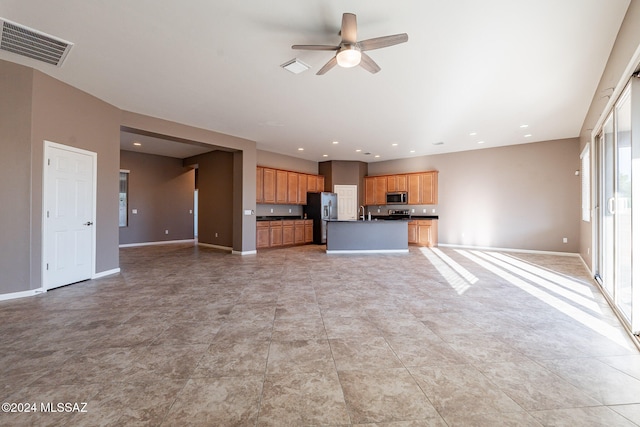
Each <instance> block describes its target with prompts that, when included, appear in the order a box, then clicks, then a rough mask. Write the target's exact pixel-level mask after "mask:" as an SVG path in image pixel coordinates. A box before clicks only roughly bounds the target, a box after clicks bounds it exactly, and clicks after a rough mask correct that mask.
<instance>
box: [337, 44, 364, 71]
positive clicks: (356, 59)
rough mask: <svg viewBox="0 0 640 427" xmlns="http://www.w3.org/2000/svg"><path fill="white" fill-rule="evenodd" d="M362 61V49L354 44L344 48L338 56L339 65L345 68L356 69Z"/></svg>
mask: <svg viewBox="0 0 640 427" xmlns="http://www.w3.org/2000/svg"><path fill="white" fill-rule="evenodd" d="M360 59H362V53H361V52H360V49H358V48H357V47H356V46H355V45H352V44H350V45H344V46H342V47H341V48H340V51H338V53H337V54H336V60H337V61H338V65H339V66H341V67H343V68H351V67H355V66H356V65H358V64H360Z"/></svg>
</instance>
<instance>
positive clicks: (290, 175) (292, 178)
mask: <svg viewBox="0 0 640 427" xmlns="http://www.w3.org/2000/svg"><path fill="white" fill-rule="evenodd" d="M287 203H288V204H290V205H295V204H297V203H298V174H297V173H295V172H287Z"/></svg>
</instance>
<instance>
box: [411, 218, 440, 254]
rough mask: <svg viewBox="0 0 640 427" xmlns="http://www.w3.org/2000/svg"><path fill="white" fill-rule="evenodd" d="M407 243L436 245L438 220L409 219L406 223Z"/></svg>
mask: <svg viewBox="0 0 640 427" xmlns="http://www.w3.org/2000/svg"><path fill="white" fill-rule="evenodd" d="M408 233H409V236H408V238H409V243H411V244H416V245H418V246H428V247H432V246H437V245H438V220H435V219H418V220H413V221H409V224H408Z"/></svg>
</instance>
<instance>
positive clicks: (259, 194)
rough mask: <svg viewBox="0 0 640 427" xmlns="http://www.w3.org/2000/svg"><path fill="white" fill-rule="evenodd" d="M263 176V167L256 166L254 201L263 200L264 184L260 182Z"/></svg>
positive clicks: (260, 201)
mask: <svg viewBox="0 0 640 427" xmlns="http://www.w3.org/2000/svg"><path fill="white" fill-rule="evenodd" d="M263 177H264V168H261V167H260V166H258V167H257V168H256V203H262V202H263V201H264V184H263V183H262V180H263Z"/></svg>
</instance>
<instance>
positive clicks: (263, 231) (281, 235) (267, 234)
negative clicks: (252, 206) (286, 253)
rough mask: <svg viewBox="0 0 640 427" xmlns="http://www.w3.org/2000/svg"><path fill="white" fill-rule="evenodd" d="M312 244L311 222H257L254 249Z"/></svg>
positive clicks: (299, 220)
mask: <svg viewBox="0 0 640 427" xmlns="http://www.w3.org/2000/svg"><path fill="white" fill-rule="evenodd" d="M306 243H313V220H312V219H298V220H278V221H258V222H257V223H256V249H264V248H277V247H280V246H291V245H304V244H306Z"/></svg>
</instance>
